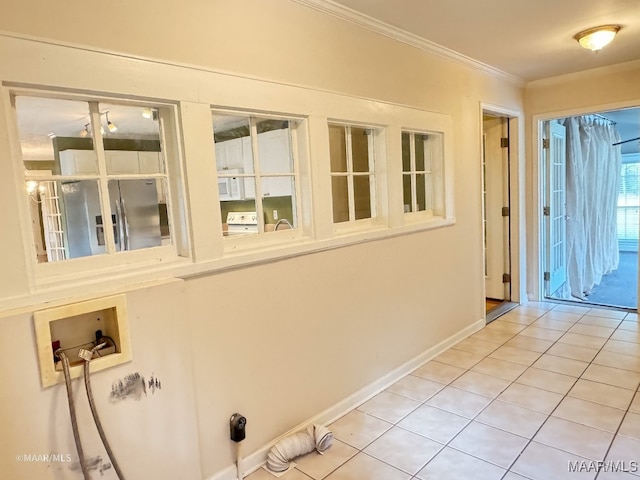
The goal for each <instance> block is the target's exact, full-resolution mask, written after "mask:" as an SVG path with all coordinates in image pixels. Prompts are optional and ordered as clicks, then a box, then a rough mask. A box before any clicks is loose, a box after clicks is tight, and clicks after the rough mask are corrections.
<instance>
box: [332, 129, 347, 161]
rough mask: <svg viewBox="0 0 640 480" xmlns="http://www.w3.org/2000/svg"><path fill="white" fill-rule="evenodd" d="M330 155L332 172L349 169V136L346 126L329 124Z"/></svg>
mask: <svg viewBox="0 0 640 480" xmlns="http://www.w3.org/2000/svg"><path fill="white" fill-rule="evenodd" d="M329 149H330V152H329V155H330V157H331V171H332V172H346V171H347V137H346V132H345V127H343V126H340V125H329Z"/></svg>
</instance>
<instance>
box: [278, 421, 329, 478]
mask: <svg viewBox="0 0 640 480" xmlns="http://www.w3.org/2000/svg"><path fill="white" fill-rule="evenodd" d="M332 442H333V433H331V432H330V431H329V430H328V429H327V428H326V427H323V426H321V425H312V426H309V427H308V428H307V429H306V430H303V431H302V432H298V433H294V434H293V435H290V436H288V437H286V438H283V439H282V440H280V441H279V442H277V443H276V444H275V445H274V446H273V447H271V450H269V453H268V454H267V468H268V469H269V470H271V471H272V472H284V471H285V470H287V469H288V468H289V462H290V461H291V460H292V459H294V458H296V457H299V456H300V455H304V454H305V453H309V452H312V451H313V450H316V451H317V452H318V453H322V452H324V451H325V450H326V449H328V448H329V447H330V446H331V444H332Z"/></svg>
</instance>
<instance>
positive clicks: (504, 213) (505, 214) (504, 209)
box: [502, 207, 509, 217]
mask: <svg viewBox="0 0 640 480" xmlns="http://www.w3.org/2000/svg"><path fill="white" fill-rule="evenodd" d="M502 216H503V217H508V216H509V207H502Z"/></svg>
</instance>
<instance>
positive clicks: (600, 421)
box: [551, 397, 624, 433]
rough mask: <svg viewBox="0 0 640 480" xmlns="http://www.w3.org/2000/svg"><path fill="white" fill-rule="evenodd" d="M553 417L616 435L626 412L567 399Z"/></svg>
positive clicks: (572, 398) (579, 400)
mask: <svg viewBox="0 0 640 480" xmlns="http://www.w3.org/2000/svg"><path fill="white" fill-rule="evenodd" d="M551 415H552V416H554V417H557V418H562V419H563V420H568V421H570V422H574V423H580V424H582V425H586V426H587V427H593V428H597V429H599V430H604V431H605V432H610V433H616V431H617V430H618V427H619V426H620V423H621V422H622V417H624V411H623V410H620V409H618V408H613V407H607V406H606V405H600V404H599V403H593V402H587V401H586V400H581V399H579V398H574V397H566V398H565V399H564V400H562V402H560V405H558V408H556V409H555V410H554V411H553V413H552V414H551Z"/></svg>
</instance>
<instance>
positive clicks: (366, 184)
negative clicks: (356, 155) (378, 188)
mask: <svg viewBox="0 0 640 480" xmlns="http://www.w3.org/2000/svg"><path fill="white" fill-rule="evenodd" d="M353 197H354V201H355V208H356V220H359V219H361V218H371V188H370V178H369V175H356V176H354V177H353Z"/></svg>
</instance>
